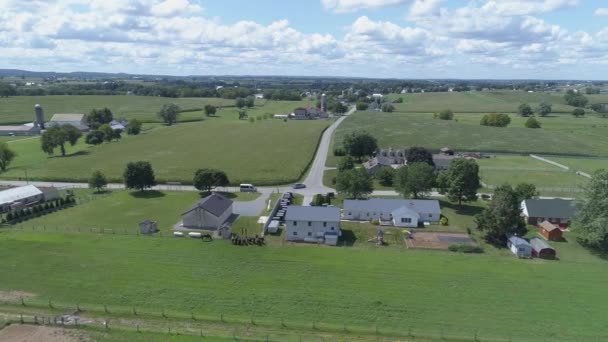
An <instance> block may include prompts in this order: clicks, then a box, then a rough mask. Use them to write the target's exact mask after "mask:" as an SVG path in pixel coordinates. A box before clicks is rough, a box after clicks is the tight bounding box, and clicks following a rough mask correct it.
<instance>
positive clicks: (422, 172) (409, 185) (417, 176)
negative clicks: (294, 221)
mask: <svg viewBox="0 0 608 342" xmlns="http://www.w3.org/2000/svg"><path fill="white" fill-rule="evenodd" d="M434 186H435V168H434V167H432V166H431V165H429V164H427V163H424V162H417V163H413V164H408V165H407V166H405V167H402V168H400V169H398V170H397V172H396V173H395V189H396V190H397V192H398V193H400V194H401V195H402V196H403V197H405V198H420V197H423V196H424V194H425V193H427V192H430V191H431V190H432V189H433V187H434Z"/></svg>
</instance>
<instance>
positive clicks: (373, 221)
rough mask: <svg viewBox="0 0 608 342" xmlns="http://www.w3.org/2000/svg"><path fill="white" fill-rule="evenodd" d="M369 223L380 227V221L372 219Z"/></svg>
mask: <svg viewBox="0 0 608 342" xmlns="http://www.w3.org/2000/svg"><path fill="white" fill-rule="evenodd" d="M371 222H372V224H373V225H374V226H379V225H380V219H373V220H372V221H371Z"/></svg>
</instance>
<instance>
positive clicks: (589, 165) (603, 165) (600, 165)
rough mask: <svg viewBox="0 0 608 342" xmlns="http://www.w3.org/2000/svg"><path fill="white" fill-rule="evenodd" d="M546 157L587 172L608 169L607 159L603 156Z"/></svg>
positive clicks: (573, 168)
mask: <svg viewBox="0 0 608 342" xmlns="http://www.w3.org/2000/svg"><path fill="white" fill-rule="evenodd" d="M547 159H549V160H552V161H554V162H558V163H560V164H562V165H565V166H568V167H569V168H571V169H572V170H577V171H583V172H586V173H589V174H592V173H594V172H595V171H597V170H600V169H608V159H604V158H558V157H553V156H547Z"/></svg>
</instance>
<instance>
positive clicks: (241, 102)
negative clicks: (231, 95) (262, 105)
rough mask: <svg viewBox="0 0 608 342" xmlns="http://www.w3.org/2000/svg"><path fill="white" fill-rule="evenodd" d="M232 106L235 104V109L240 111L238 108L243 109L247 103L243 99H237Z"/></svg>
mask: <svg viewBox="0 0 608 342" xmlns="http://www.w3.org/2000/svg"><path fill="white" fill-rule="evenodd" d="M234 104H235V106H236V107H237V108H239V109H240V108H243V107H245V106H246V105H247V102H246V101H245V99H244V98H242V97H239V98H237V99H236V100H235V101H234Z"/></svg>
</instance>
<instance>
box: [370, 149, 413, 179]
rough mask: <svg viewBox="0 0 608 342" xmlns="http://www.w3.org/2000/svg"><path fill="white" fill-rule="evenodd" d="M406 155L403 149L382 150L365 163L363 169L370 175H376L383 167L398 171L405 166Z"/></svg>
mask: <svg viewBox="0 0 608 342" xmlns="http://www.w3.org/2000/svg"><path fill="white" fill-rule="evenodd" d="M405 153H406V150H403V149H393V148H388V149H381V150H379V151H377V152H376V155H375V156H374V157H373V158H371V159H370V160H368V161H366V162H365V163H363V167H364V168H365V170H367V172H368V173H370V174H374V173H376V171H378V170H380V169H381V168H383V167H392V168H393V169H398V168H400V167H402V166H404V165H405V163H406V161H405Z"/></svg>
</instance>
